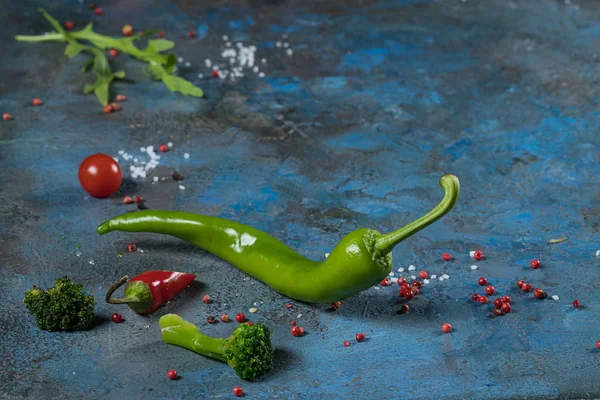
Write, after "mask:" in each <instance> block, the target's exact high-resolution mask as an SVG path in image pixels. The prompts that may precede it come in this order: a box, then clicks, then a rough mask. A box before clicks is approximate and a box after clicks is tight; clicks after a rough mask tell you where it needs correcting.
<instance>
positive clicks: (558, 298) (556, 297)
mask: <svg viewBox="0 0 600 400" xmlns="http://www.w3.org/2000/svg"><path fill="white" fill-rule="evenodd" d="M552 300H560V297H558V296H557V295H554V296H552Z"/></svg>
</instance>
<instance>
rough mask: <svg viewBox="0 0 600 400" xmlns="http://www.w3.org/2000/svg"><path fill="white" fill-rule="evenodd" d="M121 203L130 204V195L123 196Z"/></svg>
mask: <svg viewBox="0 0 600 400" xmlns="http://www.w3.org/2000/svg"><path fill="white" fill-rule="evenodd" d="M123 203H125V204H131V203H133V200H132V199H131V197H129V196H125V198H123Z"/></svg>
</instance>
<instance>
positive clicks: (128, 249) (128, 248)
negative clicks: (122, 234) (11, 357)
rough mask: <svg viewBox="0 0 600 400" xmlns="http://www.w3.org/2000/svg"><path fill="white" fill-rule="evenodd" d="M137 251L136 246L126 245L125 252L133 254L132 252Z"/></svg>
mask: <svg viewBox="0 0 600 400" xmlns="http://www.w3.org/2000/svg"><path fill="white" fill-rule="evenodd" d="M136 250H137V246H136V245H135V244H133V243H129V244H128V245H127V251H129V252H130V253H133V252H134V251H136Z"/></svg>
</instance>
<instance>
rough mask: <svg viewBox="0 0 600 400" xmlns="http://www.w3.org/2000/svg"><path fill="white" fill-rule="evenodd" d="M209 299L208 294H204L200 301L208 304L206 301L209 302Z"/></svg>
mask: <svg viewBox="0 0 600 400" xmlns="http://www.w3.org/2000/svg"><path fill="white" fill-rule="evenodd" d="M210 301H211V300H210V296H209V295H207V294H205V295H204V296H202V302H203V303H204V304H208V303H210Z"/></svg>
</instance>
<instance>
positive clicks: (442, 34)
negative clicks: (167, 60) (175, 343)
mask: <svg viewBox="0 0 600 400" xmlns="http://www.w3.org/2000/svg"><path fill="white" fill-rule="evenodd" d="M98 4H99V5H100V6H102V8H103V9H104V14H103V15H102V16H96V15H94V13H93V12H92V11H91V10H90V9H89V8H88V5H87V4H81V3H80V2H79V1H47V0H39V1H35V2H34V1H31V0H22V1H0V5H1V6H2V7H1V10H2V11H1V12H0V19H1V21H2V24H0V37H1V38H2V40H1V41H0V53H1V54H2V57H0V72H1V73H0V112H2V113H4V112H9V113H11V114H12V116H13V120H12V121H0V143H1V147H0V260H1V261H0V334H1V340H0V397H2V398H10V399H22V398H27V399H38V398H52V399H72V398H94V399H126V398H144V399H150V398H153V399H154V398H155V399H180V398H181V399H196V398H232V397H233V394H232V388H233V387H234V386H236V385H240V386H242V387H243V389H244V390H245V393H246V395H245V396H246V397H247V398H282V399H317V398H323V399H325V398H326V399H337V398H340V399H341V398H343V399H367V398H374V399H375V398H377V399H381V398H411V399H432V398H444V399H446V398H447V399H464V398H485V399H500V398H523V397H527V398H529V399H535V398H539V399H550V398H598V397H600V380H599V379H598V375H599V373H600V353H599V351H598V350H596V348H595V343H596V341H597V340H599V339H600V327H599V323H598V312H599V311H600V305H599V304H598V298H599V296H600V283H599V282H600V279H599V278H600V262H599V260H600V258H596V250H597V249H599V248H600V242H599V241H598V228H599V219H598V216H599V215H598V212H599V210H600V202H599V191H598V186H597V185H598V179H599V178H598V177H599V176H600V168H599V162H600V152H599V151H598V146H599V145H600V136H599V135H598V133H599V132H598V126H599V125H598V124H599V122H600V106H599V104H600V103H599V101H600V98H599V94H600V91H599V88H600V86H599V85H598V83H599V80H600V65H599V63H600V61H599V59H598V51H599V47H598V43H599V41H600V4H599V3H598V2H597V1H592V0H572V1H568V2H567V1H558V0H556V1H554V0H538V1H531V0H487V1H472V0H468V1H460V0H447V1H425V0H422V1H417V0H414V1H410V0H389V1H370V0H364V1H347V0H345V1H344V0H338V1H308V2H307V1H298V0H270V1H259V0H247V1H241V0H239V1H238V0H231V1H213V2H210V1H204V2H200V1H196V2H194V1H183V0H180V1H173V2H169V1H166V0H145V1H116V0H107V1H100V2H98ZM40 6H43V7H45V8H46V9H47V10H48V11H49V12H50V13H51V14H52V15H53V16H54V17H55V18H56V19H58V20H59V21H61V22H63V21H65V20H72V21H73V22H74V23H75V26H76V28H81V27H83V26H84V25H85V24H87V23H88V22H90V21H92V22H93V23H94V28H95V29H96V30H97V31H98V32H101V33H104V34H109V35H118V34H119V32H120V30H121V27H122V26H123V25H124V24H126V23H129V24H132V25H133V26H134V29H135V30H136V31H137V30H147V29H153V28H160V29H164V30H165V32H166V38H167V39H171V40H174V41H175V48H174V51H175V53H176V54H177V56H178V57H180V59H179V62H178V74H179V75H180V76H182V77H185V78H186V79H188V80H190V81H192V82H194V83H195V84H197V85H198V86H200V87H201V88H202V89H203V90H204V91H205V97H204V98H201V99H200V98H191V97H184V96H182V95H180V94H175V93H171V92H169V91H168V89H166V88H165V86H164V85H163V84H161V83H158V82H152V81H150V80H149V79H148V78H147V76H146V75H145V71H144V65H143V63H141V62H139V61H137V60H133V59H130V58H128V57H127V56H126V55H123V54H121V55H119V56H117V57H114V59H112V61H111V62H112V63H113V64H114V66H115V68H122V69H123V70H125V71H126V73H127V76H128V78H129V79H131V80H132V81H130V82H119V83H117V84H116V85H115V86H114V93H115V94H116V93H123V94H125V95H126V96H127V101H126V102H124V103H122V107H123V110H122V111H121V112H118V113H114V114H111V115H105V114H103V112H102V108H101V107H100V105H99V103H98V101H97V100H96V98H95V97H94V96H93V95H84V94H83V93H82V88H83V85H84V84H85V83H86V82H89V81H90V79H92V77H91V76H90V75H89V74H82V73H81V72H80V70H81V67H82V66H83V65H84V64H85V62H86V61H87V59H88V56H87V55H80V56H77V57H75V58H74V59H71V60H69V59H68V58H67V57H66V56H64V55H63V50H64V47H65V45H64V44H62V43H41V44H33V43H20V42H16V41H14V40H13V39H12V36H13V35H16V34H42V33H43V32H46V31H49V30H50V29H51V28H50V27H49V25H48V23H47V22H46V21H45V20H44V19H43V17H42V16H41V15H40V14H39V13H38V12H37V11H36V9H37V8H38V7H40ZM190 29H193V30H195V31H196V32H197V37H196V38H193V39H190V38H188V37H187V32H188V31H189V30H190ZM224 35H226V36H227V38H224V37H223V36H224ZM228 41H229V42H231V48H233V49H238V51H240V47H238V45H237V44H238V43H241V46H243V47H242V48H243V49H245V50H244V51H246V52H249V53H253V52H254V53H253V54H254V55H255V63H256V66H258V70H257V71H254V70H253V68H249V67H248V66H246V67H245V68H243V69H242V68H240V70H239V73H242V74H243V76H238V77H237V78H236V79H235V80H231V79H230V77H229V76H228V78H227V79H216V78H213V77H212V76H211V71H212V68H211V67H208V66H207V64H208V62H207V61H205V60H210V64H211V65H213V64H217V65H220V68H221V70H222V71H230V70H231V67H232V66H236V65H238V64H237V63H238V61H239V60H234V63H233V64H229V61H228V58H226V57H223V51H224V50H226V49H227V48H228V47H227V44H228V43H227V42H228ZM251 46H255V49H254V48H252V47H251ZM288 50H291V51H288ZM262 59H264V62H263V61H262ZM262 74H264V75H262ZM34 97H40V98H41V99H42V100H43V102H44V104H43V105H42V106H41V107H33V106H32V105H31V100H32V99H33V98H34ZM167 142H172V143H173V147H172V148H171V150H170V151H169V152H167V153H164V154H162V153H161V159H160V164H159V165H158V166H157V167H156V168H155V169H152V170H151V171H149V173H148V176H147V177H146V178H132V177H130V176H129V175H130V166H131V165H132V164H133V163H134V160H125V159H124V157H123V155H122V154H119V151H120V150H122V151H124V152H126V153H128V154H131V155H132V156H133V157H135V158H138V163H140V162H141V160H142V159H147V153H143V152H141V150H140V148H141V147H147V146H151V145H152V146H154V147H155V148H156V147H157V146H158V145H160V144H162V143H167ZM97 152H102V153H107V154H110V155H111V156H115V157H117V158H118V159H119V162H120V164H121V167H122V168H123V170H124V172H125V176H126V179H125V182H124V184H123V186H122V188H121V189H120V190H119V192H117V193H116V194H115V195H113V196H111V197H110V198H108V199H96V198H92V197H90V196H89V195H87V194H86V193H85V192H84V191H83V190H82V189H81V187H80V186H79V183H78V180H77V168H78V166H79V163H80V162H81V161H82V160H83V159H84V158H85V157H86V156H88V155H90V154H92V153H97ZM185 153H188V154H189V158H185V157H184V154H185ZM173 170H177V171H179V172H180V173H181V174H182V175H183V176H184V178H185V179H184V180H183V181H181V182H176V181H173V180H172V179H171V178H170V174H171V172H172V171H173ZM444 173H453V174H456V175H457V176H458V177H459V178H460V180H461V185H462V192H461V197H460V199H459V202H458V204H457V206H456V207H455V209H454V210H453V211H452V212H451V213H450V214H448V215H447V216H446V217H445V218H444V219H443V220H441V221H439V222H437V223H435V225H433V226H431V227H429V228H427V229H425V230H424V231H422V232H420V233H418V234H417V235H415V236H413V237H411V238H409V239H407V240H406V241H404V242H403V243H401V244H400V245H399V246H398V247H397V248H396V249H395V250H394V260H395V265H394V270H393V271H394V273H395V275H394V277H395V278H398V277H399V276H405V277H408V279H411V278H410V276H411V275H412V274H415V272H418V271H419V270H421V269H423V270H426V271H428V272H429V274H430V275H437V277H436V278H435V279H431V281H430V283H429V284H428V285H426V286H425V287H424V288H423V290H422V295H420V296H417V298H415V299H414V300H412V301H411V302H410V307H411V308H410V312H408V313H407V314H400V313H399V310H400V306H401V304H402V302H401V300H400V298H399V297H398V288H397V286H396V285H392V286H390V287H375V288H371V289H368V290H366V291H364V292H362V293H360V294H359V295H357V296H354V297H352V298H349V299H347V300H345V301H344V302H343V304H342V306H341V308H340V310H339V311H337V312H331V311H330V310H328V307H327V306H325V305H323V306H318V305H309V304H303V303H298V302H295V301H290V300H289V299H286V298H285V297H284V296H281V295H279V294H277V293H275V292H274V291H272V290H271V289H269V288H268V287H267V286H265V285H263V284H262V283H260V282H258V281H256V280H254V279H252V278H250V277H248V276H247V275H245V274H244V273H242V272H240V271H238V270H237V269H235V268H234V267H233V266H231V265H229V264H227V263H226V262H224V261H221V260H219V259H217V258H215V257H213V256H211V255H210V254H208V253H206V252H205V251H203V250H201V249H199V248H197V247H194V246H192V245H189V244H187V243H184V242H181V241H178V240H176V239H173V238H170V237H165V236H159V235H152V234H123V233H112V234H110V235H106V236H99V235H97V234H96V232H95V228H96V226H97V225H98V224H99V223H100V222H102V221H104V220H105V219H108V218H110V217H113V216H116V215H119V214H122V213H125V212H135V211H136V210H137V208H136V206H135V205H124V204H123V201H122V199H123V197H124V196H125V195H141V196H143V197H144V199H145V206H146V207H147V208H149V209H169V210H171V209H172V210H186V211H191V212H198V213H202V214H207V215H215V216H220V217H224V218H229V219H233V220H236V221H240V222H242V223H245V224H249V225H252V226H254V227H256V228H258V229H261V230H264V231H266V232H269V233H271V234H273V235H274V236H276V237H277V238H279V239H281V240H282V241H283V242H284V243H286V244H288V245H289V246H291V247H292V248H294V249H297V250H298V251H299V252H301V253H302V254H303V255H306V256H308V257H311V258H313V259H316V260H318V259H324V257H325V256H324V254H325V253H327V252H329V251H330V250H331V249H332V248H333V247H334V246H335V245H336V243H337V242H338V241H339V239H340V238H341V237H342V236H343V235H345V234H346V233H348V232H350V231H352V230H354V229H357V228H359V227H371V228H374V229H378V230H380V231H390V230H392V229H396V228H398V227H400V226H403V225H404V224H406V223H408V222H410V221H412V220H414V219H416V218H417V217H419V216H420V215H422V214H424V213H425V212H427V211H428V210H429V209H430V208H431V207H433V206H434V205H435V204H436V203H437V202H438V201H439V200H440V199H441V196H442V193H441V189H440V188H439V187H438V183H437V181H438V179H439V178H440V177H441V176H442V175H443V174H444ZM154 177H158V181H157V182H155V180H154ZM162 178H166V179H164V180H163V179H162ZM179 185H182V187H183V188H184V189H181V188H179ZM561 237H567V238H568V239H567V240H566V241H564V242H562V243H558V244H550V243H549V242H550V240H551V239H556V238H561ZM131 242H133V243H135V244H136V245H137V246H138V249H139V251H137V252H135V253H128V252H127V244H128V243H131ZM476 249H480V250H482V251H483V252H484V254H485V259H484V260H481V261H478V262H476V261H475V260H473V259H472V258H471V257H470V256H469V251H472V250H476ZM443 252H450V253H452V255H453V257H454V259H453V260H452V261H450V262H445V261H443V260H442V258H441V254H442V253H443ZM119 254H120V256H118V255H119ZM532 258H538V259H540V260H541V261H542V268H540V269H537V270H533V269H531V268H529V261H530V260H531V259H532ZM410 265H414V266H415V267H416V271H414V272H412V271H408V267H409V266H410ZM472 265H477V267H478V268H477V269H476V270H472V269H471V266H472ZM399 268H404V272H399V271H398V269H399ZM148 269H171V270H181V271H187V272H194V273H196V274H198V281H199V282H200V283H198V284H196V285H194V286H193V287H191V288H190V289H188V290H186V291H185V292H183V293H182V294H180V295H179V296H177V297H176V298H175V299H174V300H173V301H172V302H170V303H169V304H168V305H167V306H166V307H163V308H161V309H159V310H157V311H156V312H155V313H153V314H152V315H150V316H147V317H143V316H139V315H136V314H135V313H133V312H132V311H131V310H129V309H128V308H127V307H124V306H121V307H119V306H111V305H108V304H106V303H105V302H104V300H103V296H104V294H105V293H106V290H107V288H108V287H109V286H110V285H111V284H112V283H113V282H115V281H116V280H118V278H120V277H121V276H122V275H125V274H128V275H130V276H132V275H135V274H137V273H141V272H143V271H145V270H148ZM444 274H446V275H447V276H449V278H448V279H446V280H441V279H439V277H441V276H443V275H444ZM65 275H68V276H69V277H71V278H73V279H74V280H76V281H78V282H81V283H83V284H84V285H85V287H86V290H87V291H88V292H89V293H90V294H93V295H94V296H96V298H97V307H96V309H97V313H98V317H99V318H100V322H99V324H98V326H97V327H96V328H95V329H93V330H90V331H87V332H74V333H49V332H45V331H41V330H39V329H38V328H37V327H36V326H35V321H34V320H33V319H32V318H31V317H29V316H28V314H27V310H26V308H25V306H24V305H23V303H22V301H21V299H22V297H23V294H24V292H25V291H26V290H27V289H29V288H31V287H32V286H33V285H41V286H44V287H47V286H51V285H52V284H53V283H54V281H55V279H56V278H58V277H61V276H65ZM479 276H486V277H487V278H488V280H489V281H490V283H491V284H493V285H494V286H495V287H496V290H497V292H498V293H499V294H507V295H510V296H511V297H512V299H513V312H511V313H510V314H508V315H505V316H502V317H496V318H493V317H492V316H491V309H492V306H491V304H487V305H482V304H477V303H474V302H473V301H472V300H471V294H472V293H473V292H475V291H479V292H480V293H481V291H482V289H483V288H482V287H480V286H478V284H477V279H478V277H479ZM431 278H433V277H431ZM340 279H343V277H340ZM519 279H525V280H527V281H528V282H531V283H532V284H533V286H534V287H541V288H544V289H545V290H546V291H547V293H548V294H549V295H550V296H557V297H555V299H553V298H552V297H549V298H547V299H546V300H543V301H541V300H536V299H534V298H533V296H532V295H531V293H529V294H525V293H521V292H520V291H519V289H518V288H517V287H516V285H515V282H516V281H517V280H519ZM203 294H210V296H211V297H212V298H213V299H214V301H213V303H211V304H209V305H205V304H203V303H202V302H201V301H200V297H201V296H202V295H203ZM492 298H495V297H494V296H492ZM575 299H579V301H580V302H581V304H582V307H581V308H580V309H578V310H575V309H574V308H573V306H572V305H571V304H572V302H573V300H575ZM288 302H289V303H291V304H292V308H291V309H288V308H286V307H285V306H284V305H285V304H286V303H288ZM254 304H257V306H256V307H257V308H258V309H259V312H258V313H256V314H249V313H248V309H249V308H250V307H253V306H254ZM115 311H118V312H120V313H122V314H123V316H124V318H125V322H124V323H122V324H114V323H112V322H110V316H111V314H112V313H113V312H115ZM169 312H176V313H178V314H180V315H182V316H183V317H185V318H186V319H189V320H190V321H192V322H195V323H198V324H200V325H201V326H202V329H203V331H204V332H205V333H207V334H211V335H222V336H226V335H228V334H229V333H230V332H231V330H232V329H233V327H234V325H235V323H231V324H223V323H218V324H215V325H208V324H206V323H205V322H204V320H205V317H206V316H207V315H208V314H212V315H219V314H220V313H222V312H227V313H229V314H230V315H234V314H235V313H238V312H245V313H246V314H247V315H249V316H250V317H251V319H252V320H253V321H255V322H263V323H265V324H267V325H269V326H270V327H271V329H272V330H273V341H274V345H275V346H276V348H277V352H276V356H275V370H274V372H273V373H272V374H270V375H268V376H266V377H265V378H264V379H261V380H260V381H257V382H253V383H249V382H244V381H242V380H240V379H239V378H238V377H237V376H236V375H235V374H234V372H233V371H232V370H231V369H230V368H229V367H227V365H224V364H222V363H220V362H217V361H213V360H210V359H207V358H204V357H202V356H199V355H197V354H194V353H192V352H189V351H186V350H184V349H180V348H176V347H172V346H168V345H166V344H163V343H162V341H161V338H160V333H159V329H158V325H157V321H158V319H159V317H160V316H161V315H164V314H165V313H169ZM294 319H295V320H297V321H298V322H299V323H300V325H302V326H303V327H304V328H305V330H306V332H307V334H306V335H305V336H304V337H302V338H294V337H293V336H292V335H291V334H290V332H289V326H290V322H291V321H292V320H294ZM445 322H449V323H451V324H452V326H453V327H454V331H453V332H452V333H451V334H443V333H442V332H441V330H440V326H441V325H442V323H445ZM358 332H365V333H366V335H367V337H368V340H367V341H366V342H364V343H356V342H355V341H354V340H353V338H354V335H355V334H356V333H358ZM346 339H348V340H350V341H351V342H352V345H351V346H350V347H349V348H345V347H343V346H342V342H343V341H344V340H346ZM172 368H173V369H176V370H177V371H178V372H179V374H180V375H181V379H180V380H178V381H170V380H169V379H167V371H168V370H169V369H172Z"/></svg>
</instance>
